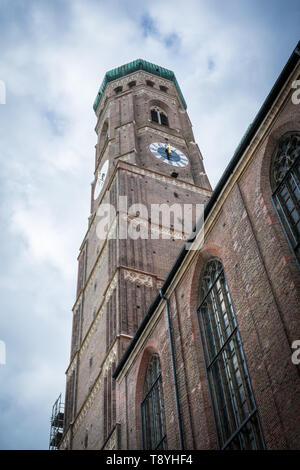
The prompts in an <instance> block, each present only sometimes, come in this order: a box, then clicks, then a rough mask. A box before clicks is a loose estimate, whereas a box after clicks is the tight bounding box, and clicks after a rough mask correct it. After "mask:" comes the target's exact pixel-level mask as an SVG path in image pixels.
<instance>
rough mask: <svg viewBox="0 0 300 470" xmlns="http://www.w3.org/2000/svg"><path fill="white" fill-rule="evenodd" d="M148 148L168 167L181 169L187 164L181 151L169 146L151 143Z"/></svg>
mask: <svg viewBox="0 0 300 470" xmlns="http://www.w3.org/2000/svg"><path fill="white" fill-rule="evenodd" d="M149 148H150V150H151V152H152V153H153V155H154V156H155V157H156V158H158V159H159V160H160V161H162V162H164V163H167V164H168V165H173V166H177V167H181V168H183V167H185V166H187V165H188V163H189V160H188V158H187V156H186V155H184V153H183V152H181V150H178V149H177V148H175V147H172V146H171V145H170V144H166V143H162V142H153V143H152V144H151V145H150V146H149Z"/></svg>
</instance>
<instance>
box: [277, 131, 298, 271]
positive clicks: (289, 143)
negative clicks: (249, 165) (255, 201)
mask: <svg viewBox="0 0 300 470" xmlns="http://www.w3.org/2000/svg"><path fill="white" fill-rule="evenodd" d="M270 179H271V187H272V192H273V194H272V200H273V204H274V207H275V209H276V212H277V215H278V217H279V220H280V223H281V226H282V228H283V231H284V233H285V235H286V237H287V240H288V242H289V245H290V247H291V249H292V251H293V253H294V255H295V258H296V260H297V263H298V265H299V267H300V133H296V132H289V133H287V134H285V135H283V136H282V137H281V139H280V140H279V142H278V144H277V147H276V150H275V152H274V155H273V158H272V163H271V173H270Z"/></svg>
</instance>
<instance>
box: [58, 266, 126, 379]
mask: <svg viewBox="0 0 300 470" xmlns="http://www.w3.org/2000/svg"><path fill="white" fill-rule="evenodd" d="M117 283H118V270H116V272H115V274H114V276H113V278H112V280H111V282H110V283H109V285H108V288H107V290H106V292H105V294H104V298H103V301H102V303H101V305H100V307H99V309H98V311H97V313H96V315H95V318H94V320H93V322H92V324H91V326H90V328H89V329H88V331H87V334H86V335H85V337H84V338H83V341H82V343H81V346H80V348H79V350H78V351H77V353H76V354H75V355H74V357H73V359H72V362H71V364H70V365H69V367H68V369H67V371H66V375H67V377H70V375H71V374H72V372H73V370H74V368H75V367H76V364H77V360H78V354H79V357H81V356H82V354H83V353H84V351H85V350H86V348H87V346H88V344H89V342H90V339H91V337H92V335H93V333H94V332H95V330H96V328H97V325H98V323H99V321H100V318H101V317H102V315H103V312H104V309H105V307H106V304H107V302H108V301H109V299H110V297H111V295H112V293H113V291H114V289H115V288H116V286H117Z"/></svg>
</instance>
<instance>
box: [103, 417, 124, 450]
mask: <svg viewBox="0 0 300 470" xmlns="http://www.w3.org/2000/svg"><path fill="white" fill-rule="evenodd" d="M119 432H120V424H119V423H117V424H116V425H115V427H114V429H113V430H112V432H111V434H110V436H109V437H108V439H107V441H106V442H105V444H104V446H103V448H102V450H117V449H118V448H119Z"/></svg>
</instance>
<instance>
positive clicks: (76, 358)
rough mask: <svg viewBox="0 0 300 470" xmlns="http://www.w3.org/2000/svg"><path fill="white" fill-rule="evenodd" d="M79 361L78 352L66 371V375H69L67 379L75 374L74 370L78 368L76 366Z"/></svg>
mask: <svg viewBox="0 0 300 470" xmlns="http://www.w3.org/2000/svg"><path fill="white" fill-rule="evenodd" d="M77 362H78V354H77V353H76V354H75V355H74V357H73V359H72V362H71V364H70V365H69V367H68V369H67V371H66V376H67V379H69V378H70V377H71V375H72V374H73V372H74V370H75V369H76V366H77Z"/></svg>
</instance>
